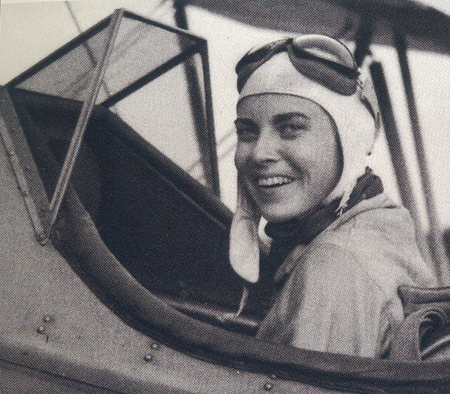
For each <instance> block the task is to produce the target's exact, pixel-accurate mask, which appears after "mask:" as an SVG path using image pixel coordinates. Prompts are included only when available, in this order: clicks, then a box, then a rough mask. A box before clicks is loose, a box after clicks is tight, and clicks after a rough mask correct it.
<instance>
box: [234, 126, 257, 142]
mask: <svg viewBox="0 0 450 394" xmlns="http://www.w3.org/2000/svg"><path fill="white" fill-rule="evenodd" d="M236 132H237V137H238V141H239V142H252V141H256V140H257V139H258V136H259V131H258V128H257V127H256V126H253V125H247V124H246V125H236Z"/></svg>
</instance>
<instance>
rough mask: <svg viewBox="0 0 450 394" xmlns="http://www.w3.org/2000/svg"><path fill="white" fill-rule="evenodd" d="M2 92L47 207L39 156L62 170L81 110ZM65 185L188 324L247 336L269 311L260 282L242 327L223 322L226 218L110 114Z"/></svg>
mask: <svg viewBox="0 0 450 394" xmlns="http://www.w3.org/2000/svg"><path fill="white" fill-rule="evenodd" d="M10 93H11V97H12V100H13V102H14V106H15V108H16V111H17V114H18V116H19V119H20V122H21V125H22V127H23V129H24V133H25V135H26V138H27V139H28V142H29V145H30V147H31V150H32V153H33V156H34V158H35V161H36V164H37V167H38V169H39V171H40V175H41V178H42V179H43V182H44V186H45V188H46V191H47V194H48V196H49V199H50V198H51V194H52V192H53V190H54V189H55V185H56V177H55V176H54V174H53V175H52V176H50V174H48V173H47V172H48V169H47V165H46V163H45V160H43V159H42V156H41V155H40V151H42V149H43V147H44V145H45V149H47V148H48V149H47V150H49V151H50V152H51V154H52V155H53V157H54V158H55V159H56V161H57V162H58V164H59V165H60V166H62V164H63V162H64V158H65V156H66V153H67V150H68V147H69V144H70V140H71V137H72V134H73V131H74V129H75V125H76V122H77V118H78V116H79V112H80V110H81V104H80V103H79V102H76V101H73V100H66V99H61V98H56V97H52V96H47V95H42V94H37V93H31V92H27V91H23V90H19V89H11V92H10ZM71 184H72V185H73V186H74V188H75V190H76V192H77V195H78V197H79V199H80V200H81V202H82V203H83V205H84V207H85V209H86V210H87V211H88V212H89V214H90V216H91V218H92V219H93V220H94V222H95V224H96V227H97V229H98V231H99V233H100V235H101V238H102V240H103V242H104V243H105V244H106V246H107V247H108V248H109V250H110V251H111V252H112V253H113V254H114V255H115V256H116V258H117V259H118V260H119V261H120V262H121V264H122V265H123V266H124V267H125V268H126V269H127V270H128V271H129V272H130V273H131V274H132V275H133V276H134V277H135V278H136V279H137V280H138V281H139V282H140V283H141V284H142V285H144V286H145V287H146V288H147V289H148V290H149V291H151V292H152V293H153V294H156V295H158V296H159V297H161V298H162V299H163V300H165V301H167V302H169V303H170V304H172V305H173V306H175V307H177V308H178V309H180V310H181V311H183V312H185V313H188V314H190V315H192V316H194V317H197V318H200V319H202V320H206V321H208V322H210V323H215V324H221V325H222V326H223V325H225V326H227V325H228V328H230V327H231V328H233V329H235V330H238V331H240V332H244V333H250V334H252V333H253V332H254V331H255V329H256V327H257V321H258V320H260V319H261V317H262V316H263V315H264V313H265V312H266V310H267V309H268V307H269V303H270V294H271V288H270V286H269V285H268V281H266V280H265V278H263V280H262V281H260V282H261V283H260V284H259V285H257V286H253V288H251V291H250V297H249V299H248V302H247V306H246V308H245V310H244V316H247V318H241V322H242V321H243V322H244V323H243V324H238V323H236V322H233V323H230V322H228V323H226V324H225V323H224V321H223V319H222V317H223V313H225V312H227V313H233V312H236V311H237V309H238V307H239V302H240V298H241V294H242V288H243V281H242V280H241V279H240V278H239V277H238V276H237V275H236V274H235V273H234V272H233V270H232V269H231V267H230V265H229V262H228V232H229V227H230V224H231V217H232V214H231V211H230V210H229V209H228V208H227V207H226V206H225V205H224V204H223V203H221V202H220V200H219V199H218V198H217V197H216V196H214V195H213V193H212V192H211V191H210V190H209V189H208V187H206V186H204V185H202V184H200V183H199V182H197V181H196V180H195V179H193V178H192V177H190V176H189V175H188V174H187V173H186V172H184V171H183V170H182V169H181V168H180V167H178V166H177V165H176V164H174V163H173V162H172V161H171V160H169V159H168V158H167V157H165V156H164V155H163V154H162V153H160V152H159V151H158V150H157V149H156V148H154V147H153V146H152V145H151V144H150V143H148V142H147V141H145V140H144V139H143V138H142V137H140V136H139V135H138V134H137V133H136V132H135V131H134V130H133V129H132V128H131V127H130V126H129V125H128V124H126V123H125V122H124V121H123V120H121V118H120V117H119V116H117V115H116V114H114V113H113V111H111V110H110V109H107V108H105V107H101V106H97V107H95V109H94V111H93V114H92V116H91V119H90V121H89V124H88V127H87V130H86V133H85V136H84V139H83V143H82V145H81V148H80V152H79V155H78V158H77V161H76V165H75V169H74V173H73V175H72V177H71Z"/></svg>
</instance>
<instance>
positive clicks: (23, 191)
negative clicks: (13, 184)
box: [20, 189, 28, 197]
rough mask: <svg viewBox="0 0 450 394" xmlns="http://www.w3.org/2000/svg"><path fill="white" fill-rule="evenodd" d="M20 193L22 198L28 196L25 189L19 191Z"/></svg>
mask: <svg viewBox="0 0 450 394" xmlns="http://www.w3.org/2000/svg"><path fill="white" fill-rule="evenodd" d="M20 192H21V193H22V196H23V197H26V196H28V190H26V189H21V190H20Z"/></svg>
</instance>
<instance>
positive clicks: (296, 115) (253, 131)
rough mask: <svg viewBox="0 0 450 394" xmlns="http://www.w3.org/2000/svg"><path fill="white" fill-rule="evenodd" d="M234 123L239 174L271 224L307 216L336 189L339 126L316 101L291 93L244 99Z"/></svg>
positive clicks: (339, 156)
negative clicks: (337, 128)
mask: <svg viewBox="0 0 450 394" xmlns="http://www.w3.org/2000/svg"><path fill="white" fill-rule="evenodd" d="M235 123H236V129H237V135H238V144H237V148H236V156H235V163H236V167H237V169H238V173H239V175H240V177H241V179H242V181H243V183H244V185H245V187H246V189H247V191H248V192H249V193H250V195H251V197H252V198H253V200H254V201H255V203H256V205H257V207H258V208H259V210H260V212H261V215H262V216H263V217H264V218H265V219H267V220H268V221H269V222H283V221H287V220H290V219H294V218H302V217H305V216H306V215H307V214H308V213H309V212H311V211H313V210H314V209H315V208H316V207H318V206H319V205H320V203H321V202H322V201H323V200H324V199H325V197H327V196H328V195H329V194H330V193H331V191H332V190H333V189H334V188H335V186H336V185H337V183H338V181H339V178H340V175H341V171H342V159H341V149H340V145H339V142H338V137H337V132H336V128H335V126H334V122H333V121H332V119H331V117H330V116H329V115H328V114H327V113H326V112H325V111H324V110H323V109H322V107H321V106H319V105H318V104H316V103H315V102H313V101H310V100H307V99H304V98H301V97H297V96H291V95H287V94H261V95H256V96H249V97H245V98H244V99H242V100H241V101H240V102H239V104H238V107H237V120H236V122H235Z"/></svg>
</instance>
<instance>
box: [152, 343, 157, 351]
mask: <svg viewBox="0 0 450 394" xmlns="http://www.w3.org/2000/svg"><path fill="white" fill-rule="evenodd" d="M150 347H151V348H152V349H155V350H156V349H159V344H157V343H152V344H151V345H150Z"/></svg>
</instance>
